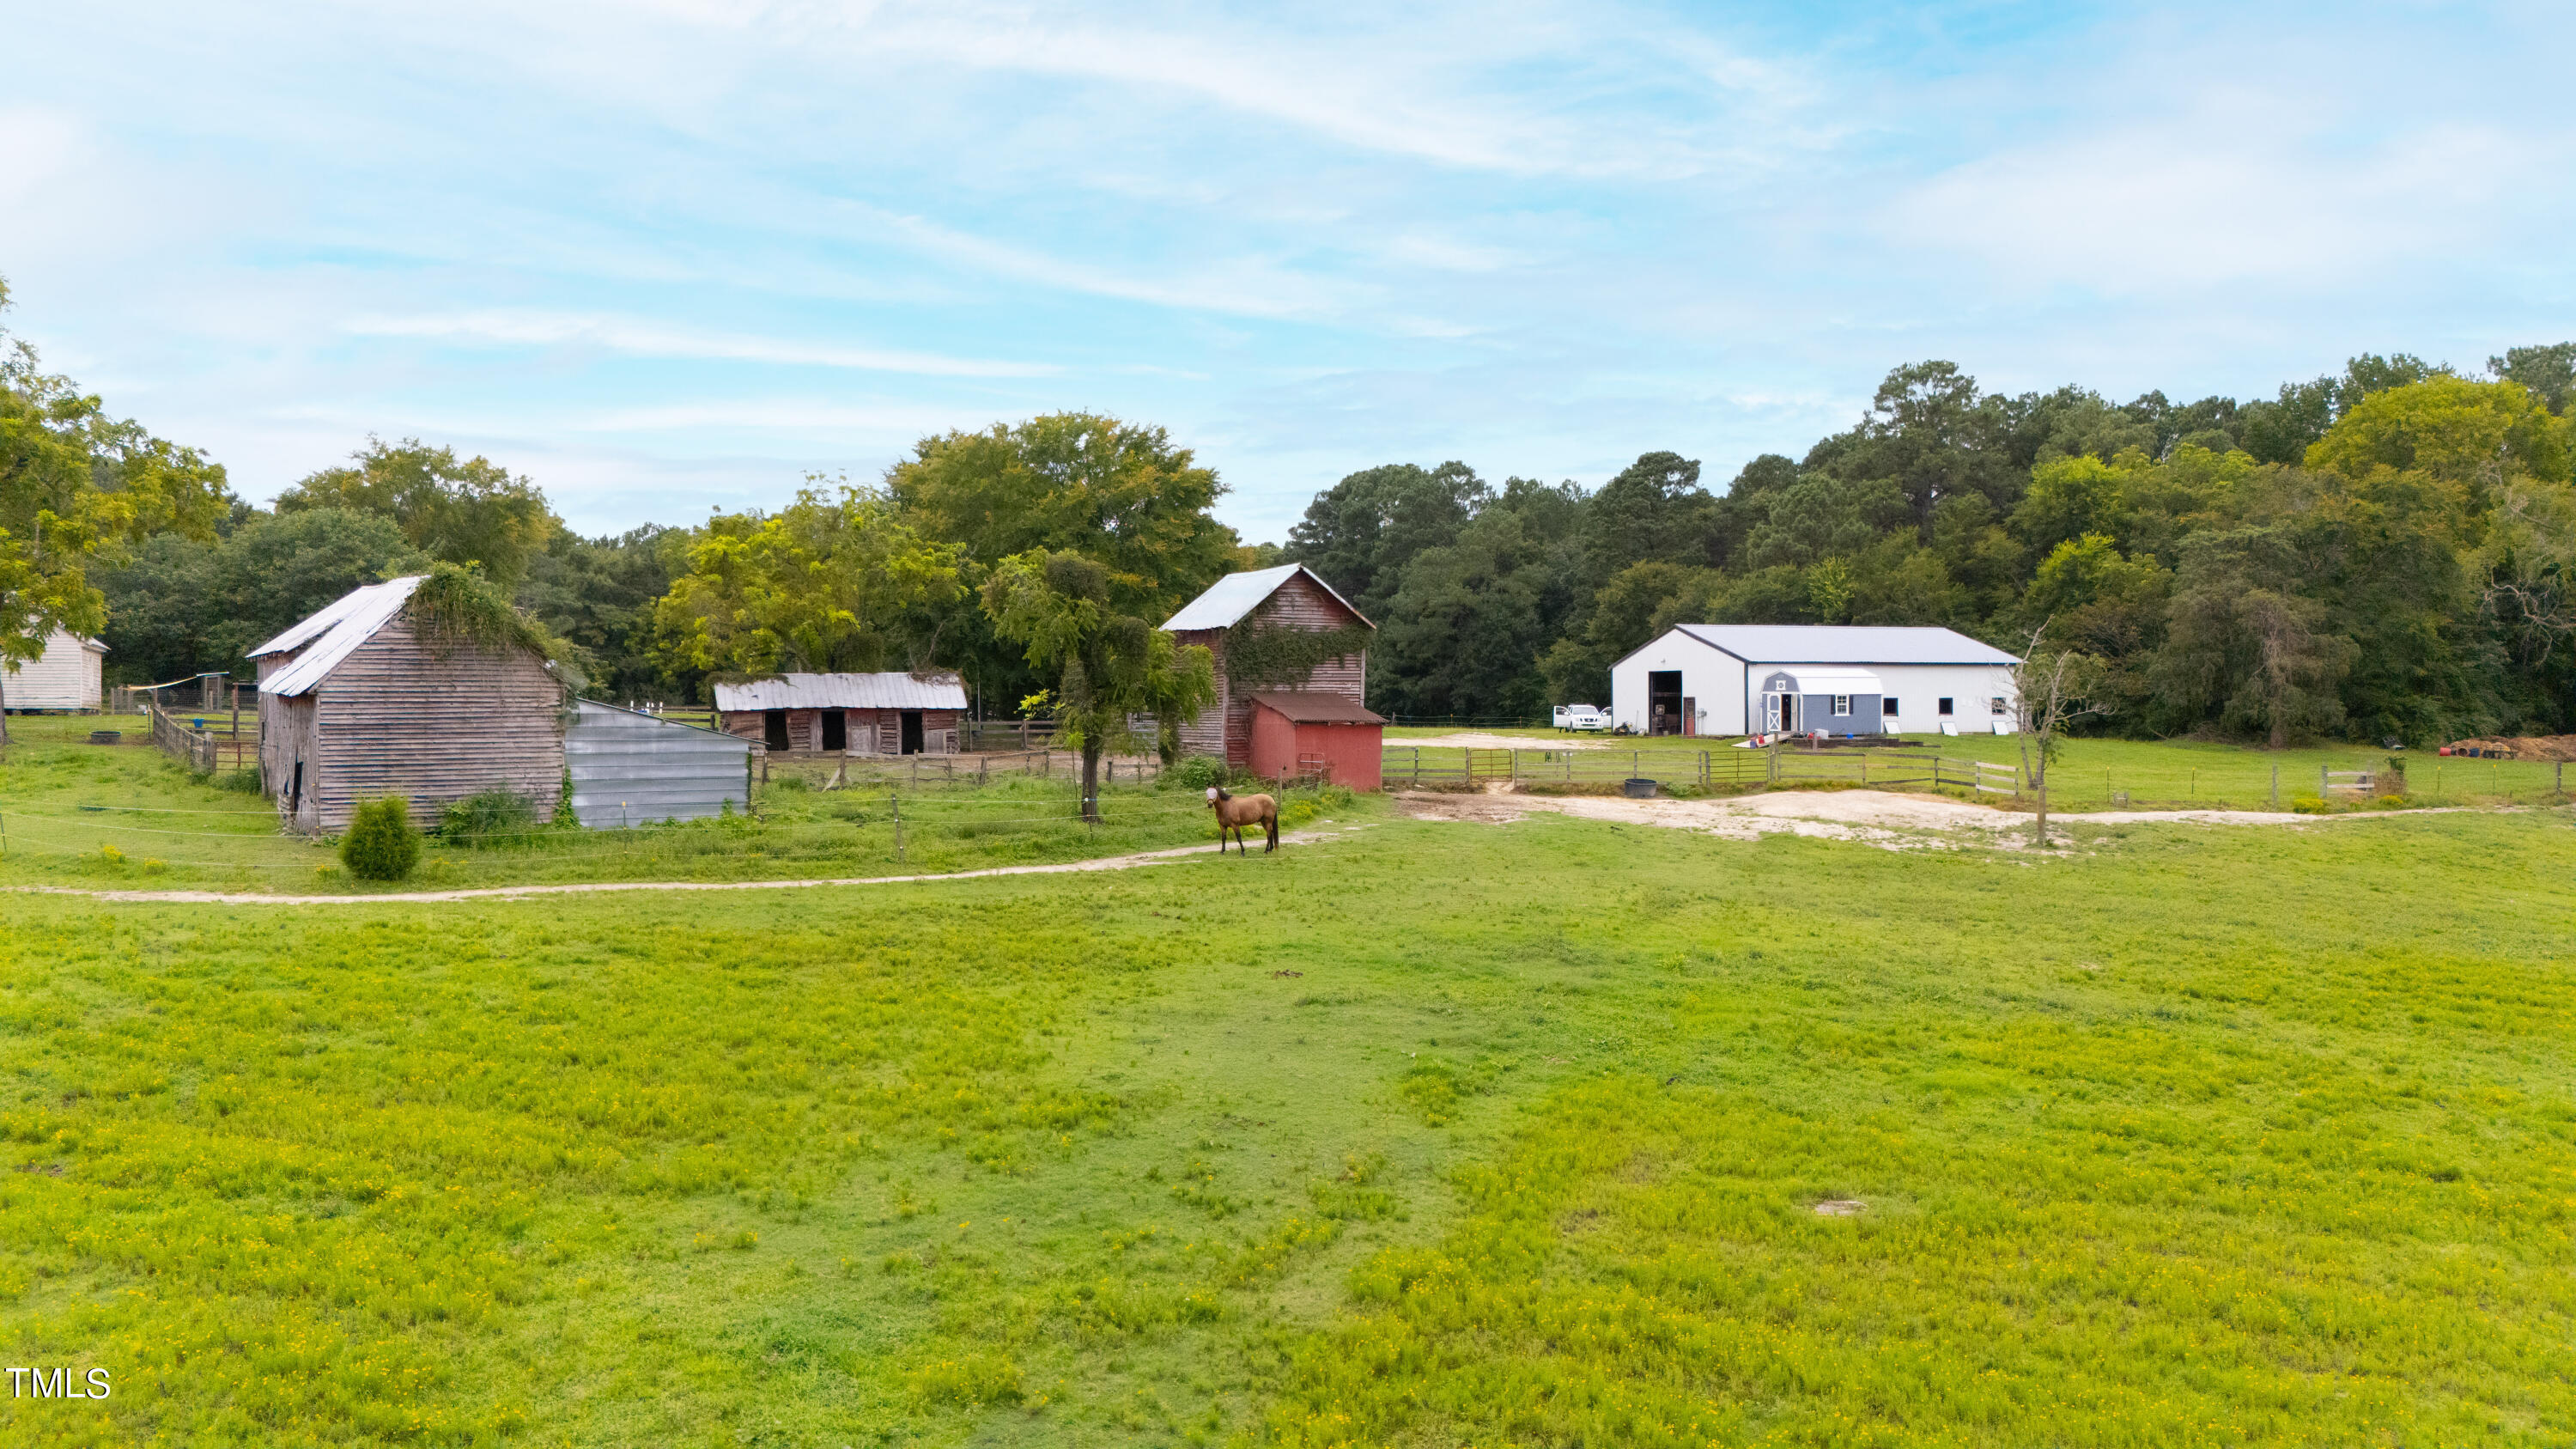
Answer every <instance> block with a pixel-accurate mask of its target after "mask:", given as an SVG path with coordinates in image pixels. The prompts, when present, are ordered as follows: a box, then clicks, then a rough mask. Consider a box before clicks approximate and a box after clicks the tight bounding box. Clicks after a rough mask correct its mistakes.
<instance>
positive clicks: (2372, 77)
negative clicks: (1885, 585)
mask: <svg viewBox="0 0 2576 1449" xmlns="http://www.w3.org/2000/svg"><path fill="white" fill-rule="evenodd" d="M2564 24H2565V14H2564V11H2563V10H2562V9H2559V8H2557V7H2549V6H2542V5H2536V4H2535V5H2528V6H2515V5H2449V4H2431V3H2425V4H2413V5H2384V6H2372V5H2359V4H2342V5H2333V6H2324V5H2318V6H2301V5H2295V4H2270V5H2245V4H2225V5H2186V6H2167V7H2153V8H2133V7H2108V6H2086V5H2081V4H2047V5H2012V4H1993V5H1924V6H1912V7H1903V6H1894V5H1869V6H1863V5H1829V4H1797V5H1778V6H1769V7H1752V6H1715V5H1698V6H1626V5H1620V4H1616V3H1604V0H1583V3H1569V4H1550V3H1523V4H1510V3H1504V4H1486V5H1473V6H1455V7H1449V6H1443V5H1439V4H1436V3H1435V4H1423V5H1401V6H1395V5H1385V4H1376V5H1366V6H1350V7H1346V8H1344V7H1335V6H1332V5H1328V4H1309V5H1299V6H1275V7H1261V8H1251V7H1227V6H1195V5H1172V6H1155V5H1137V6H1117V7H1111V6H1082V5H1067V6H1016V5H996V6H986V5H980V4H973V3H961V4H951V5H938V6H912V5H905V4H898V3H883V4H878V3H832V0H802V3H793V4H735V3H726V0H658V3H640V4H629V5H618V4H595V3H554V4H536V5H530V4H527V3H524V0H520V3H511V4H483V3H479V0H441V3H437V4H418V5H404V4H385V5H372V6H357V5H349V4H305V3H298V0H271V3H264V4H261V5H257V6H247V5H233V4H205V3H193V4H186V5H180V4H142V3H126V0H84V3H82V4H79V5H60V4H40V3H34V0H6V4H5V8H0V33H5V34H7V35H8V36H9V42H8V48H9V50H10V52H11V56H10V59H9V60H8V62H7V63H6V66H5V73H6V74H7V75H8V77H9V83H8V85H7V86H6V87H0V137H5V138H6V140H5V141H4V142H0V276H6V277H7V278H8V280H9V282H10V285H11V287H12V289H13V291H14V293H15V296H16V305H15V306H14V307H13V308H12V309H11V311H10V312H9V313H8V314H6V316H5V317H0V325H6V326H8V327H10V328H11V329H12V330H14V331H16V332H17V333H19V334H20V335H23V336H25V337H27V338H29V339H31V340H32V341H34V342H35V343H36V344H37V345H38V346H39V347H40V348H42V349H43V351H44V353H45V356H46V359H47V361H48V363H49V364H50V365H51V366H52V367H54V368H55V369H57V370H61V371H67V372H69V373H71V374H73V375H74V376H76V377H78V378H80V379H81V380H82V381H83V382H84V383H85V384H87V385H88V386H90V387H92V388H94V389H96V390H99V391H101V392H103V393H105V394H106V396H107V398H108V401H109V404H110V406H111V407H113V408H114V409H116V410H117V411H119V412H121V413H126V414H131V415H133V416H137V417H139V418H141V419H143V420H144V421H145V422H146V423H147V424H149V425H150V426H152V427H153V428H154V429H155V430H157V431H160V432H162V433H164V434H166V435H168V436H172V437H175V438H178V439H180V440H182V441H187V442H192V443H196V444H199V445H201V446H204V447H206V448H208V449H210V450H211V451H212V452H214V453H215V455H216V456H218V457H220V458H221V459H223V460H224V461H225V462H226V463H227V464H228V465H229V466H230V467H231V469H232V470H233V477H234V482H235V486H236V488H237V489H239V490H240V491H241V492H242V493H243V494H244V495H245V496H249V497H253V498H266V497H268V496H270V495H272V494H273V493H275V492H276V491H277V490H278V489H279V488H280V487H282V486H284V485H286V484H287V483H290V482H292V481H293V480H294V479H295V478H297V477H299V476H301V475H302V474H304V473H306V472H309V471H311V470H312V469H314V468H317V467H321V466H325V465H327V464H329V463H330V462H332V461H333V460H335V459H336V458H338V457H340V456H342V455H344V454H346V453H347V452H349V451H350V450H351V449H353V448H354V447H356V446H358V445H359V444H360V443H362V442H363V440H364V438H365V437H366V435H367V434H369V433H370V432H373V433H378V434H382V435H385V436H387V437H400V436H408V435H417V436H420V437H422V438H425V439H429V440H432V441H436V442H447V443H452V444H455V445H456V446H458V447H459V448H461V449H467V450H472V451H478V452H483V453H486V454H488V455H489V456H491V457H493V458H494V459H496V460H499V461H501V462H504V463H506V464H508V465H509V466H511V467H512V468H514V469H517V470H519V471H522V472H525V473H527V474H529V475H530V476H532V477H533V478H535V479H536V481H537V482H538V483H539V484H541V485H542V486H543V487H544V488H545V489H546V490H547V492H548V493H549V494H550V495H551V496H552V497H553V499H554V500H555V503H556V506H557V507H558V508H559V509H560V510H561V511H562V512H563V513H564V514H565V516H566V517H567V518H568V519H569V520H570V521H571V522H572V523H573V524H574V525H575V526H577V527H579V528H581V529H583V530H584V531H586V532H599V531H607V530H613V529H620V528H624V527H628V526H631V525H633V524H636V523H640V522H644V521H647V520H653V521H661V522H688V521H691V520H694V519H697V518H700V517H703V516H704V515H705V513H706V511H707V509H708V508H710V507H725V508H737V507H744V506H753V505H761V504H770V503H775V502H778V501H780V500H782V499H783V498H784V497H785V496H786V495H787V494H788V493H789V492H790V491H791V490H792V489H793V488H794V487H795V486H796V484H797V482H798V480H799V478H800V477H801V475H803V474H804V473H805V472H807V471H808V470H823V471H830V472H838V471H844V470H846V471H847V472H849V473H851V474H852V475H854V476H860V477H867V476H873V475H875V474H877V473H878V472H880V471H881V470H882V469H883V468H884V467H885V466H886V464H887V463H888V462H890V461H892V460H893V459H894V458H896V457H897V456H899V455H901V454H902V453H903V452H904V451H905V450H906V448H907V447H908V445H909V444H910V442H911V440H912V439H914V438H916V437H919V436H921V435H922V434H924V433H927V432H936V431H944V430H946V429H950V428H970V429H971V428H978V427H982V426H985V425H987V424H989V423H991V422H994V421H996V420H1006V419H1017V418H1022V417H1026V416H1029V415H1031V414H1034V413H1039V412H1045V411H1050V410H1055V409H1059V408H1077V407H1078V408H1090V409H1096V410H1102V411H1107V412H1112V413H1116V414H1118V415H1120V416H1123V417H1127V418H1131V419H1137V420H1144V421H1152V422H1157V423H1160V424H1163V425H1164V426H1166V427H1168V428H1170V429H1171V430H1172V432H1173V434H1174V435H1175V436H1176V437H1177V438H1178V439H1179V440H1180V441H1181V442H1182V443H1184V444H1186V445H1187V446H1190V447H1192V448H1195V449H1196V450H1197V451H1198V453H1199V456H1200V457H1201V459H1202V460H1203V461H1205V462H1208V463H1210V464H1212V465H1213V466H1215V467H1216V468H1217V469H1218V470H1219V471H1220V472H1221V474H1222V475H1223V476H1224V477H1225V479H1226V480H1227V482H1228V483H1229V484H1230V485H1231V486H1232V488H1233V490H1234V491H1233V493H1232V494H1231V495H1230V496H1229V497H1228V498H1227V500H1226V501H1225V503H1224V505H1223V507H1222V509H1221V511H1222V512H1223V514H1224V515H1225V517H1226V518H1227V519H1228V520H1229V521H1230V522H1233V523H1234V524H1236V525H1237V526H1238V527H1239V528H1241V529H1242V530H1243V531H1244V533H1245V534H1246V536H1247V537H1250V538H1255V539H1265V538H1266V539H1276V538H1278V537H1280V536H1282V535H1283V534H1284V533H1285V531H1286V529H1287V527H1288V525H1289V524H1290V523H1292V522H1293V521H1294V520H1295V518H1296V517H1297V515H1298V514H1299V512H1300V511H1301V510H1302V509H1303V507H1304V505H1305V502H1306V500H1307V499H1308V498H1309V497H1310V496H1311V495H1312V494H1313V493H1314V492H1315V491H1316V490H1317V489H1319V488H1322V487H1326V486H1329V485H1330V484H1331V483H1332V482H1333V481H1334V480H1335V479H1337V478H1339V477H1340V476H1341V475H1343V474H1344V473H1347V472H1349V471H1351V470H1353V469H1357V468H1362V467H1368V466H1371V465H1374V464H1377V463H1383V462H1392V461H1407V460H1409V461H1417V462H1422V463H1426V464H1427V463H1435V462H1438V461H1440V460H1442V459H1446V458H1463V459H1465V460H1466V461H1468V462H1469V463H1471V464H1473V465H1474V466H1475V467H1476V468H1478V469H1479V470H1480V471H1482V472H1484V473H1485V474H1486V475H1487V476H1489V477H1492V478H1496V479H1499V478H1501V477H1503V476H1505V475H1507V474H1513V473H1519V474H1525V475H1532V476H1540V477H1546V478H1551V479H1553V478H1560V477H1570V478H1574V479H1577V480H1579V481H1582V482H1584V483H1587V484H1597V483H1598V482H1599V481H1601V480H1602V479H1603V478H1604V477H1606V476H1608V475H1609V474H1610V473H1611V472H1613V471H1615V470H1616V469H1617V468H1618V467H1619V466H1620V465H1621V464H1623V463H1624V462H1626V461H1627V460H1628V459H1630V458H1633V457H1634V456H1635V455H1636V454H1638V453H1640V452H1643V451H1647V450H1650V449H1657V448H1670V449H1674V450H1677V451H1680V452H1683V453H1685V454H1688V455H1690V456H1693V457H1697V458H1700V459H1703V460H1704V461H1705V463H1706V465H1707V470H1708V474H1709V476H1710V482H1711V483H1712V485H1715V486H1722V485H1723V482H1724V480H1725V479H1726V478H1728V477H1730V476H1732V474H1733V472H1734V470H1735V469H1736V468H1737V467H1738V466H1739V465H1740V464H1741V463H1742V462H1743V461H1744V460H1745V459H1747V458H1749V457H1751V456H1753V455H1754V454H1757V453H1760V452H1765V451H1785V452H1790V453H1796V452H1798V451H1800V450H1803V449H1804V447H1805V446H1806V445H1807V444H1808V443H1809V442H1811V441H1812V440H1813V439H1814V438H1816V437H1817V436H1818V435H1820V434H1821V433H1824V432H1826V431H1829V430H1831V429H1834V428H1837V427H1841V426H1844V425H1846V424H1848V423H1849V422H1850V421H1851V420H1852V419H1853V418H1854V417H1856V416H1857V415H1858V413H1859V412H1860V410H1861V409H1862V408H1863V407H1865V406H1866V404H1867V401H1868V398H1869V394H1870V392H1871V390H1872V389H1873V387H1874V386H1875V384H1876V382H1877V380H1878V378H1879V377H1880V376H1881V375H1883V374H1884V373H1885V372H1886V371H1887V369H1889V368H1890V367H1892V366H1895V365H1897V364H1899V363H1902V362H1906V361H1910V360H1914V359H1918V358H1924V357H1947V358H1951V359H1954V360H1956V361H1958V362H1959V363H1961V364H1962V365H1963V366H1965V367H1967V368H1968V369H1969V370H1970V371H1972V372H1974V373H1975V374H1976V375H1977V376H1978V377H1979V378H1980V379H1981V380H1983V381H1984V382H1985V383H1986V384H1987V385H1988V386H1990V387H1998V388H2004V389H2009V390H2015V391H2018V390H2022V389H2028V388H2046V387H2054V386H2056V385H2058V384H2060V383H2063V382H2079V383H2082V384H2085V385H2088V386H2092V387H2095V388H2099V389H2101V390H2102V391H2104V392H2106V393H2110V394H2113V395H2115V396H2117V397H2121V398H2126V397H2128V396H2131V395H2134V394H2135V393H2137V392H2140V391H2143V390H2145V389H2147V388H2151V387H2161V388H2163V389H2165V390H2166V392H2167V393H2168V394H2170V395H2174V396H2177V397H2186V396H2199V395H2202V394H2204V393H2210V392H2223V393H2229V394H2233V395H2237V396H2252V395H2257V394H2263V395H2268V394H2269V393H2270V392H2271V390H2272V389H2273V388H2274V387H2275V386H2277V385H2278V384H2279V383H2280V382H2281V381H2282V380H2284V379H2287V378H2292V377H2307V376H2313V375H2315V374H2317V373H2319V372H2323V371H2329V370H2333V369H2335V368H2337V367H2338V366H2339V365H2340V363H2341V360H2342V359H2343V358H2344V357H2345V356H2347V355H2348V354H2350V353H2352V352H2355V351H2359V350H2365V349H2367V350H2374V351H2387V350H2398V349H2402V350H2407V351H2413V352H2417V353H2420V354H2423V355H2425V356H2427V357H2430V358H2433V359H2435V360H2443V359H2447V360H2449V361H2451V362H2453V363H2455V364H2457V365H2460V366H2462V367H2464V368H2474V367H2476V366H2478V365H2479V364H2481V363H2482V362H2483V361H2484V359H2485V358H2486V357H2487V355H2488V354H2490V353H2492V352H2496V351H2500V350H2502V349H2503V348H2504V347H2506V346H2508V345H2512V344H2516V343H2527V342H2553V341H2558V340H2561V339H2563V338H2567V337H2570V336H2576V260H2571V259H2576V246H2571V245H2570V244H2569V235H2570V223H2571V221H2576V185H2571V184H2570V181H2569V177H2570V176H2571V174H2576V170H2572V169H2571V165H2570V163H2571V161H2576V120H2571V118H2570V116H2569V113H2568V111H2567V109H2566V107H2565V105H2564V103H2563V95H2564V92H2565V84H2566V81H2565V64H2566V62H2565V49H2566V47H2565V32H2564Z"/></svg>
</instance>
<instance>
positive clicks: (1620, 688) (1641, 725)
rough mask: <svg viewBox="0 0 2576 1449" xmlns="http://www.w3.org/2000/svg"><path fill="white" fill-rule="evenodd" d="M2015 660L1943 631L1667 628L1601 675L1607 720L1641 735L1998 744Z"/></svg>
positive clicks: (2013, 719) (2014, 717)
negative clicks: (1946, 737) (1954, 737)
mask: <svg viewBox="0 0 2576 1449" xmlns="http://www.w3.org/2000/svg"><path fill="white" fill-rule="evenodd" d="M2019 662H2020V660H2019V659H2017V658H2016V657H2015V656H2013V655H2010V654H2007V653H2005V652H2004V651H2003V650H2001V649H1997V648H1995V647H1994V646H1993V645H1991V644H1980V643H1978V642H1977V641H1976V640H1974V639H1971V638H1969V637H1968V636H1966V635H1965V634H1961V633H1959V632H1957V631H1956V630H1952V629H1933V628H1879V627H1862V626H1838V625H1824V624H1676V625H1674V626H1673V627H1672V628H1671V629H1669V630H1667V631H1665V633H1664V634H1663V635H1662V637H1660V638H1657V639H1655V640H1653V641H1652V642H1650V643H1648V644H1647V645H1646V646H1645V647H1643V648H1641V649H1639V650H1637V651H1636V652H1635V653H1633V654H1630V655H1629V656H1628V657H1626V658H1625V659H1622V660H1620V661H1619V662H1618V663H1616V664H1613V665H1611V666H1610V714H1611V717H1612V720H1613V721H1614V722H1615V723H1616V724H1619V725H1623V726H1625V727H1626V728H1627V729H1629V730H1630V731H1632V732H1634V733H1636V734H1643V735H1747V734H1770V733H1774V732H1778V733H1782V734H1807V733H1810V732H1814V731H1819V730H1820V731H1822V732H1824V733H1826V734H1829V735H1873V734H1909V735H1913V734H1927V735H1928V734H1935V733H1938V732H1939V731H1940V730H1941V728H1942V726H1944V725H1948V726H1951V727H1952V728H1953V729H1954V730H1955V731H1956V732H1957V733H1960V734H1989V733H1993V732H1995V731H1996V730H1998V729H2000V730H2001V731H2002V732H2003V733H2006V734H2009V733H2011V732H2012V731H2013V729H2014V727H2015V725H2016V723H2017V721H2018V718H2019V716H2018V712H2017V711H2016V709H2015V707H2014V699H2013V682H2012V668H2013V666H2014V665H2015V664H2017V663H2019Z"/></svg>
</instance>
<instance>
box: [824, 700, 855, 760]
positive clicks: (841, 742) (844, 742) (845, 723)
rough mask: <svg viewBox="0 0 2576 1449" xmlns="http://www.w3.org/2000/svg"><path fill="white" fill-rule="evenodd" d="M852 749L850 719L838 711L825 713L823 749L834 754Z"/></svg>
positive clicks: (831, 710)
mask: <svg viewBox="0 0 2576 1449" xmlns="http://www.w3.org/2000/svg"><path fill="white" fill-rule="evenodd" d="M849 747H850V717H849V716H848V715H847V714H845V713H843V712H841V711H840V710H837V709H827V710H825V711H823V748H824V749H825V750H827V751H829V752H831V753H833V754H839V753H840V752H841V751H843V750H846V749H848V748H849Z"/></svg>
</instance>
